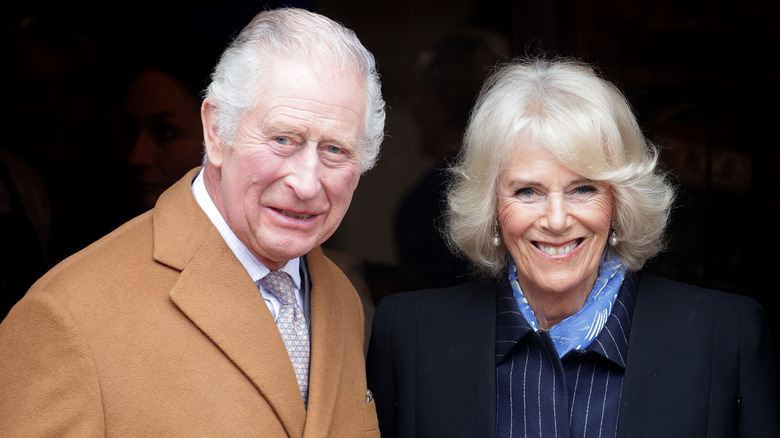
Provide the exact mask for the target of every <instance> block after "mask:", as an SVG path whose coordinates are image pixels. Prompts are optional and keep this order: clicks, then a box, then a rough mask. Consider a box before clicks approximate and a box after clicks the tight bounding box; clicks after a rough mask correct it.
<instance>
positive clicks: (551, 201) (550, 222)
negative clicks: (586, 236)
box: [545, 193, 569, 232]
mask: <svg viewBox="0 0 780 438" xmlns="http://www.w3.org/2000/svg"><path fill="white" fill-rule="evenodd" d="M568 218H569V212H568V206H567V205H566V199H565V198H564V196H563V195H562V194H557V193H552V194H550V195H549V196H548V197H547V211H546V212H545V219H546V226H547V228H549V229H550V230H551V231H555V232H560V231H563V230H565V229H566V227H567V226H568Z"/></svg>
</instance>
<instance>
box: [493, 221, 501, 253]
mask: <svg viewBox="0 0 780 438" xmlns="http://www.w3.org/2000/svg"><path fill="white" fill-rule="evenodd" d="M491 243H492V244H493V247H494V248H498V247H499V246H501V237H500V236H499V235H498V220H496V223H495V224H493V239H492V240H491Z"/></svg>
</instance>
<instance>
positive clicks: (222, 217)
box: [0, 9, 384, 437]
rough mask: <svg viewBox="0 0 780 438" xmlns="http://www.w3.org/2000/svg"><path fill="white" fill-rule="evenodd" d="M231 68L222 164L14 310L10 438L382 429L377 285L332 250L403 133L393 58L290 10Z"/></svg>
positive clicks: (192, 177)
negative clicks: (388, 142)
mask: <svg viewBox="0 0 780 438" xmlns="http://www.w3.org/2000/svg"><path fill="white" fill-rule="evenodd" d="M212 77H213V81H212V83H211V84H210V85H209V88H208V90H207V94H206V98H205V99H204V101H203V104H202V107H201V116H202V122H203V126H204V143H205V152H206V164H205V167H204V168H203V169H199V168H196V169H193V170H192V171H191V172H189V173H188V174H187V175H186V176H185V177H184V178H183V179H182V180H181V181H179V182H178V183H176V184H174V185H173V186H172V187H171V188H170V189H169V190H168V191H166V192H165V193H164V194H163V195H162V196H161V197H160V199H159V201H158V202H157V204H156V206H155V208H154V209H153V210H152V211H150V212H148V213H145V214H143V215H141V216H139V217H137V218H135V219H133V220H131V221H130V222H128V223H127V224H125V225H123V226H122V227H120V228H119V229H117V230H116V231H114V232H112V233H111V234H109V235H107V236H106V237H104V238H103V239H101V240H99V241H98V242H96V243H94V244H93V245H91V246H89V247H88V248H86V249H85V250H83V251H81V252H79V253H77V254H76V255H74V256H72V257H70V258H69V259H67V260H66V261H64V262H63V263H61V264H60V265H59V266H57V267H55V268H54V269H52V270H51V271H50V272H49V273H47V274H46V275H45V276H44V277H42V278H41V279H40V280H39V281H38V282H37V283H36V284H35V285H34V286H33V287H32V288H31V289H30V291H29V292H28V293H27V295H26V296H25V297H24V298H22V300H20V302H19V303H18V304H17V305H16V306H15V307H14V309H12V311H11V312H10V313H9V315H8V317H7V318H6V319H5V320H4V321H3V323H2V325H0V412H2V415H1V416H0V436H3V437H7V436H20V435H24V436H79V437H83V436H104V435H112V436H159V437H163V436H164V437H172V436H187V437H192V436H230V437H239V436H262V437H277V436H291V437H301V436H303V437H325V436H333V437H357V436H379V432H378V429H377V420H376V410H375V406H374V403H373V400H372V399H371V396H370V392H368V390H367V388H366V383H365V371H364V361H363V314H362V310H361V307H360V300H359V298H358V296H357V294H356V293H355V290H354V289H353V288H352V286H351V285H350V283H349V281H348V280H347V278H346V277H345V276H344V275H343V274H342V273H341V271H339V270H338V268H336V267H335V265H334V264H333V263H331V262H330V261H329V260H328V259H326V258H325V257H324V256H323V255H322V251H321V250H320V248H319V245H320V244H321V243H322V242H323V241H325V240H326V239H327V238H328V237H329V236H330V235H331V234H332V233H333V232H334V231H335V229H336V227H337V226H338V225H339V223H340V221H341V219H342V217H343V216H344V213H345V212H346V210H347V207H348V206H349V203H350V200H351V197H352V193H353V191H354V189H355V187H356V186H357V183H358V179H359V177H360V174H361V172H363V171H365V170H367V169H368V168H370V167H371V166H372V165H373V163H374V162H375V160H376V157H377V153H378V149H379V145H380V143H381V139H382V136H383V129H384V128H383V127H384V103H383V101H382V98H381V92H380V87H379V79H378V75H377V73H376V71H375V65H374V60H373V57H372V56H371V54H370V53H369V52H368V51H367V50H366V49H365V48H364V47H363V46H362V45H361V44H360V42H359V41H358V40H357V38H356V37H355V35H354V34H353V33H352V32H351V31H349V30H347V29H344V28H343V27H342V26H340V25H338V24H337V23H334V22H333V21H331V20H329V19H327V18H325V17H322V16H319V15H316V14H313V13H310V12H306V11H302V10H297V9H279V10H274V11H266V12H263V13H260V14H259V15H258V16H256V17H255V18H254V19H253V21H252V22H251V23H250V24H249V25H248V26H247V27H246V28H245V29H244V30H243V31H242V32H241V34H240V35H239V36H238V37H237V39H236V40H235V41H234V42H233V43H232V44H231V45H230V47H228V49H227V50H226V51H225V53H223V55H222V57H221V58H220V61H219V64H218V65H217V67H216V68H215V71H214V75H213V76H212ZM266 274H268V275H269V276H273V277H275V278H277V280H275V281H274V282H268V281H266V278H264V277H266ZM289 280H291V282H290V281H289ZM277 282H282V283H286V284H288V286H287V287H286V289H288V290H289V289H290V288H291V289H292V294H291V295H292V296H293V298H292V304H290V306H291V307H290V309H289V310H288V309H287V307H285V306H286V305H287V304H285V306H283V305H282V302H281V301H283V300H285V298H280V297H282V295H281V294H280V293H279V292H278V291H277V290H276V289H275V286H274V283H277ZM289 283H292V285H291V286H290V285H289ZM277 294H279V295H277ZM275 320H276V321H275ZM277 323H278V324H279V327H277ZM286 324H291V325H292V326H294V328H291V327H286V326H285V325H286ZM291 333H292V334H294V337H295V339H292V340H290V339H288V335H290V334H291ZM286 346H287V347H286Z"/></svg>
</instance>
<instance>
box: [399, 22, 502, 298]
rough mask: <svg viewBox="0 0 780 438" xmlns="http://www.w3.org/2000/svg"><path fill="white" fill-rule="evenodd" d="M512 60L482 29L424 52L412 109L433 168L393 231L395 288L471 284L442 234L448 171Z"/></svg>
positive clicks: (497, 37)
mask: <svg viewBox="0 0 780 438" xmlns="http://www.w3.org/2000/svg"><path fill="white" fill-rule="evenodd" d="M509 53H510V48H509V42H508V40H507V38H506V37H505V36H503V35H501V34H499V33H498V32H496V31H494V30H491V29H486V28H480V27H466V28H462V29H458V30H457V31H454V32H452V33H450V34H448V35H446V36H445V37H443V38H441V39H440V40H438V41H437V42H436V43H435V44H434V45H433V46H432V47H431V48H429V49H427V50H425V51H423V52H422V53H421V54H420V56H419V59H418V65H417V68H418V71H417V72H416V75H417V76H416V77H415V79H416V81H417V82H416V84H417V88H416V92H415V93H414V94H413V97H412V102H411V110H412V115H413V117H414V121H415V124H416V126H417V128H418V130H417V132H418V133H419V145H420V153H421V155H422V156H423V157H425V158H426V159H428V160H431V162H433V163H434V165H433V167H431V168H430V169H429V170H428V171H427V172H426V173H424V174H423V176H422V178H420V179H419V180H418V181H417V182H416V183H415V184H414V185H413V186H412V187H411V189H410V190H409V191H408V192H407V193H406V195H405V196H404V197H403V199H402V200H401V202H400V204H399V206H398V209H397V212H396V216H395V224H394V227H395V228H394V232H395V241H396V245H397V250H398V260H399V266H400V270H401V272H402V274H403V275H402V276H401V278H404V279H406V283H405V284H396V285H395V287H396V288H398V287H404V288H406V289H410V288H415V289H416V288H426V287H444V286H451V285H453V284H456V283H462V282H465V281H467V280H469V279H470V278H471V277H470V271H471V267H470V264H469V263H468V262H467V261H466V260H465V259H463V258H460V257H458V256H456V255H455V254H453V253H452V252H451V251H449V249H448V248H447V245H446V243H445V242H444V239H442V235H441V232H440V229H441V227H442V226H443V224H442V216H443V212H444V211H445V205H444V202H445V200H444V189H445V183H446V177H447V167H448V166H449V164H450V162H451V160H452V158H453V157H454V156H456V155H457V153H458V150H459V147H460V140H461V138H462V136H463V130H464V129H465V128H466V123H467V121H468V117H469V112H470V111H471V108H472V106H473V105H474V100H475V99H476V96H477V93H478V92H479V88H480V87H481V86H482V83H483V82H484V81H485V78H486V77H487V75H488V74H489V73H490V71H491V69H492V68H494V67H495V65H496V64H497V63H498V62H500V61H503V60H505V59H507V57H508V55H509Z"/></svg>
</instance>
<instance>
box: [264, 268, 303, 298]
mask: <svg viewBox="0 0 780 438" xmlns="http://www.w3.org/2000/svg"><path fill="white" fill-rule="evenodd" d="M260 283H261V284H262V285H263V287H264V288H266V289H267V290H268V291H270V292H271V293H272V294H274V295H275V296H276V298H278V299H279V302H280V303H281V304H282V306H293V305H295V304H296V299H295V290H294V288H293V282H292V278H290V276H289V275H288V274H287V273H286V272H282V271H271V272H269V273H268V275H266V276H265V277H263V278H262V279H260Z"/></svg>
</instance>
